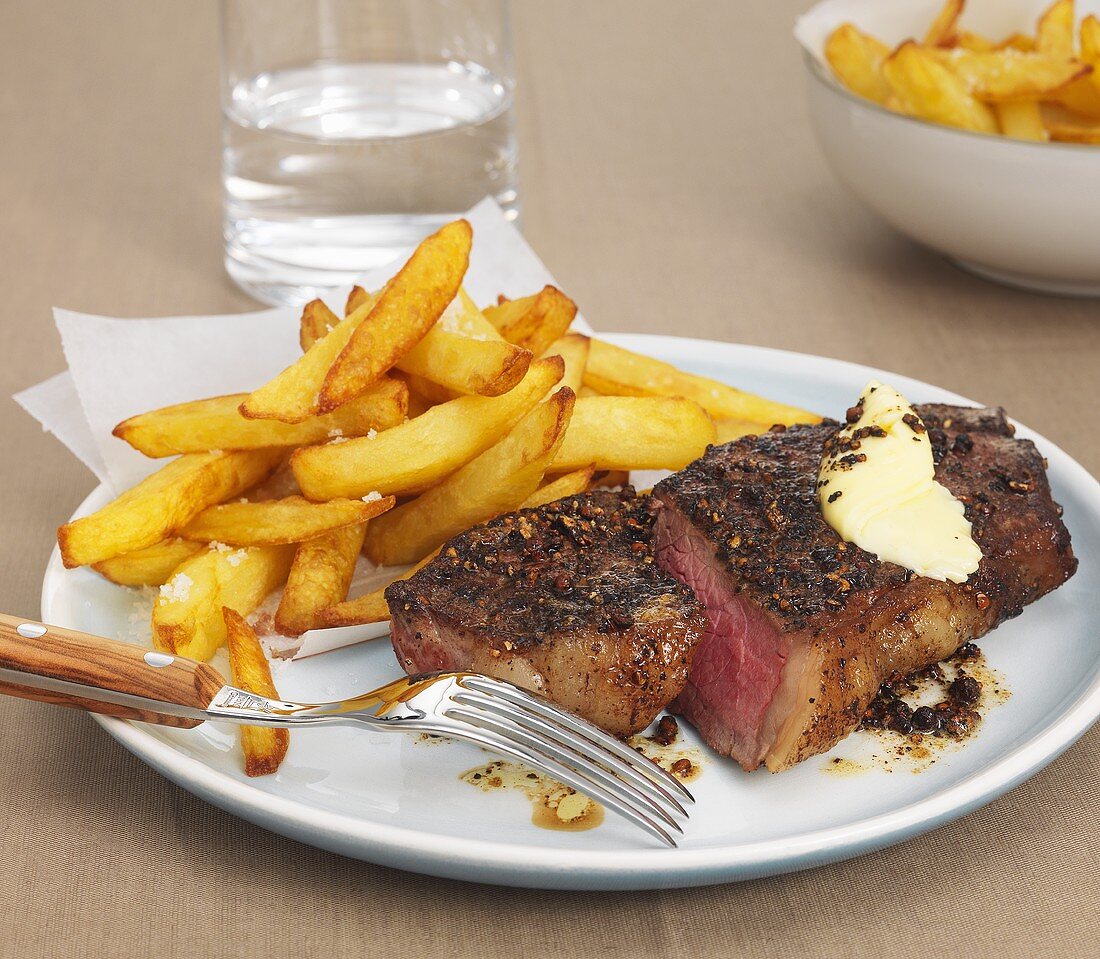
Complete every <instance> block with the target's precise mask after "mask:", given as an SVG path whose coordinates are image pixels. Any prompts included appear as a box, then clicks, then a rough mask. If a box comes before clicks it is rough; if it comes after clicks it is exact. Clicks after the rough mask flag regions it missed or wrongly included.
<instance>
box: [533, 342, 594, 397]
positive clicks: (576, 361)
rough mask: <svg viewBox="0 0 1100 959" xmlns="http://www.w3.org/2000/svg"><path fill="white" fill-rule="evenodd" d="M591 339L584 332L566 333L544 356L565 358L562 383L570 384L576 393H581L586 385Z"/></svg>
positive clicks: (547, 349) (548, 348)
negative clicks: (585, 377)
mask: <svg viewBox="0 0 1100 959" xmlns="http://www.w3.org/2000/svg"><path fill="white" fill-rule="evenodd" d="M589 344H590V340H589V339H588V337H587V336H585V335H584V334H583V333H566V334H565V336H562V337H559V338H558V339H556V340H554V342H553V343H551V344H550V345H549V346H548V347H547V348H546V352H545V353H544V354H543V355H544V356H560V357H561V358H562V359H563V360H565V375H564V376H563V377H562V378H561V385H562V386H568V387H569V389H571V390H572V391H573V392H574V393H577V394H578V395H579V394H580V391H581V387H582V386H584V369H585V367H586V366H587V365H588V352H589Z"/></svg>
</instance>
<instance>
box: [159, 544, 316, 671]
mask: <svg viewBox="0 0 1100 959" xmlns="http://www.w3.org/2000/svg"><path fill="white" fill-rule="evenodd" d="M293 560H294V547H293V546H254V547H251V548H245V549H229V548H221V549H215V548H210V549H205V550H203V551H202V552H199V553H196V554H195V555H194V556H192V557H191V558H190V559H186V560H184V561H183V562H182V563H181V564H180V566H179V567H178V568H177V569H176V571H175V572H174V573H173V574H172V576H171V578H170V579H169V580H168V582H167V583H165V584H164V585H163V586H161V588H160V595H159V596H158V597H157V599H156V602H155V603H154V604H153V643H154V645H155V646H156V647H157V649H161V650H164V651H165V652H170V653H177V654H179V655H180V656H187V657H188V658H190V659H197V660H199V661H200V662H205V661H206V660H208V659H210V657H211V656H213V655H214V653H216V652H217V651H218V649H220V648H221V646H222V645H223V644H224V643H225V621H224V619H223V618H222V614H221V609H222V607H223V606H228V607H229V608H230V609H235V610H236V611H237V612H238V613H240V614H241V615H242V616H247V615H248V614H249V613H251V612H252V611H253V610H254V609H255V608H256V607H257V606H259V605H260V603H262V602H263V601H264V599H265V598H266V597H267V595H268V594H269V593H270V592H272V591H273V590H275V589H277V588H278V587H279V586H281V585H282V584H283V583H284V582H285V581H286V577H287V573H289V572H290V564H291V562H293Z"/></svg>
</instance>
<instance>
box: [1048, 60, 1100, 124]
mask: <svg viewBox="0 0 1100 959" xmlns="http://www.w3.org/2000/svg"><path fill="white" fill-rule="evenodd" d="M1097 69H1100V66H1094V67H1093V70H1092V73H1090V74H1089V75H1088V76H1084V77H1081V78H1080V79H1079V80H1074V81H1073V82H1072V83H1071V84H1069V85H1068V86H1066V87H1064V88H1063V89H1061V90H1059V91H1058V92H1057V93H1056V94H1055V95H1054V97H1053V99H1054V100H1056V101H1057V102H1058V103H1060V104H1061V105H1062V106H1064V107H1066V108H1067V109H1068V110H1072V111H1073V112H1074V113H1077V114H1080V115H1081V116H1083V117H1087V118H1089V119H1091V120H1100V84H1098V82H1097V81H1096V80H1094V78H1096V77H1097ZM1098 79H1100V78H1098Z"/></svg>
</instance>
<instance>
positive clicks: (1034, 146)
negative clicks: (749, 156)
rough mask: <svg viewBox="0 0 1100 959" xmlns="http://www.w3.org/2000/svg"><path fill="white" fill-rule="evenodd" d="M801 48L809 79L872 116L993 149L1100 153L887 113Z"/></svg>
mask: <svg viewBox="0 0 1100 959" xmlns="http://www.w3.org/2000/svg"><path fill="white" fill-rule="evenodd" d="M799 47H800V48H801V50H802V58H803V62H804V63H805V64H806V69H807V70H808V71H809V73H810V76H811V77H813V78H814V79H815V80H816V81H817V82H818V83H820V84H821V85H822V86H824V87H827V88H828V89H829V90H832V91H833V92H834V93H838V94H840V95H841V96H842V97H845V98H846V99H848V100H851V101H852V102H853V103H857V104H859V105H860V106H861V107H864V108H865V109H867V110H870V111H871V112H872V113H880V114H882V115H883V116H886V117H890V118H891V119H893V120H899V121H902V122H909V123H916V124H919V125H921V126H925V127H930V128H931V129H934V130H939V131H941V132H943V133H945V134H947V135H952V134H953V135H956V136H961V137H970V138H973V139H980V140H982V141H983V142H985V143H996V144H998V146H997V147H994V149H1017V148H1020V149H1024V150H1044V151H1046V150H1060V151H1064V152H1070V153H1077V154H1078V155H1081V154H1083V153H1089V152H1093V153H1095V152H1096V151H1098V150H1100V144H1096V143H1065V142H1060V141H1049V140H1048V141H1045V142H1036V141H1035V140H1018V139H1016V138H1015V137H1006V136H1004V135H1003V134H1000V133H982V132H980V131H979V130H964V129H962V128H961V127H952V126H948V125H947V124H946V123H936V122H935V121H933V120H925V119H924V118H923V117H915V116H911V115H910V114H908V113H895V112H894V111H893V110H888V109H887V108H886V107H884V106H883V105H882V104H881V103H875V101H874V100H868V99H867V98H866V97H862V96H860V95H859V94H858V93H855V92H853V91H852V90H849V89H848V88H847V87H845V86H843V85H842V84H840V83H838V82H837V80H836V77H835V76H833V74H832V73H831V72H830V71H829V70H828V69H827V68H826V67H825V64H823V63H822V62H821V61H820V60H819V59H818V58H817V57H816V56H815V55H814V54H813V53H812V52H811V51H810V50H807V49H806V47H805V46H804V45H803V44H802V43H799Z"/></svg>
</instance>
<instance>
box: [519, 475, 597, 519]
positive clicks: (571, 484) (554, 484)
mask: <svg viewBox="0 0 1100 959" xmlns="http://www.w3.org/2000/svg"><path fill="white" fill-rule="evenodd" d="M595 473H596V467H595V466H585V467H583V468H582V469H579V470H573V472H572V473H563V474H562V475H561V476H558V477H556V478H554V479H552V480H549V481H548V482H545V483H543V484H542V486H540V487H539V488H538V489H537V490H535V492H533V493H532V494H531V495H530V496H528V497H527V499H525V500H524V501H523V507H522V508H523V509H534V508H535V507H537V506H545V505H546V504H547V503H553V502H554V501H555V500H559V499H562V497H565V496H576V495H577V494H578V493H583V492H584V491H585V490H587V489H588V488H589V484H590V483H591V482H592V477H593V476H594V475H595Z"/></svg>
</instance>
